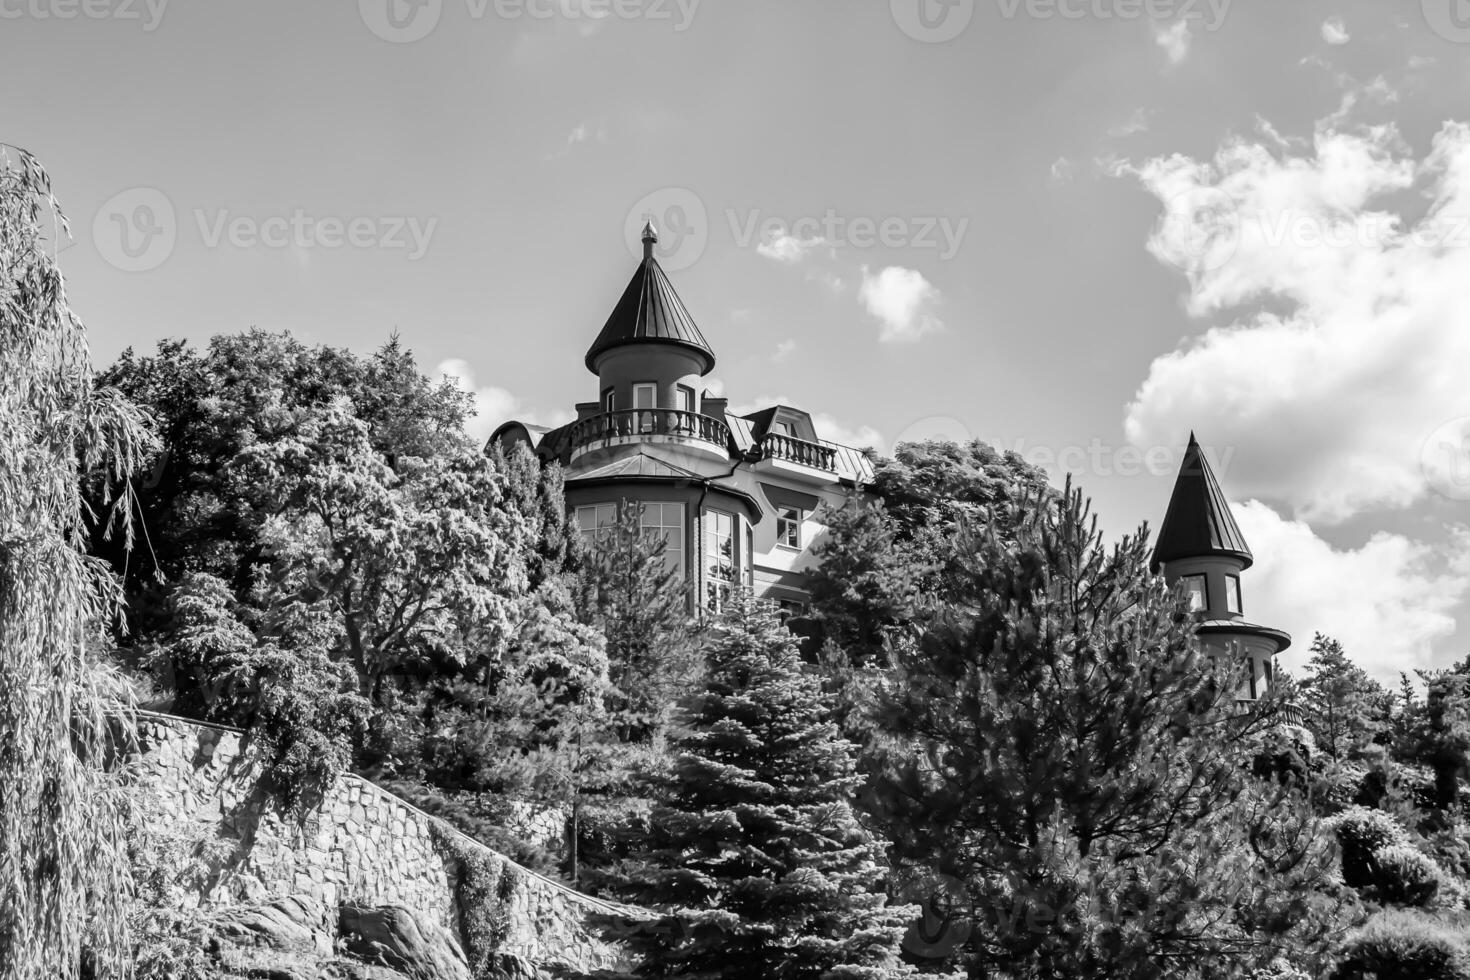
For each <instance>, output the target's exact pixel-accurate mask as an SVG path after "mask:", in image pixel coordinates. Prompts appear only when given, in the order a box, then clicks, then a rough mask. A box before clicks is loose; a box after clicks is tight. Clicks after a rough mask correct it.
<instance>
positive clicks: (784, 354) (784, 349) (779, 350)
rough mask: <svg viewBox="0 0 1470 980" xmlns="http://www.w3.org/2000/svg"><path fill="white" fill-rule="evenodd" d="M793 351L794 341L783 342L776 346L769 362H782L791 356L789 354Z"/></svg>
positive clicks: (794, 348)
mask: <svg viewBox="0 0 1470 980" xmlns="http://www.w3.org/2000/svg"><path fill="white" fill-rule="evenodd" d="M794 350H796V341H794V340H783V341H781V342H780V343H779V344H777V345H776V350H775V352H774V353H772V354H771V360H773V361H784V360H786V358H788V357H790V356H791V352H792V351H794Z"/></svg>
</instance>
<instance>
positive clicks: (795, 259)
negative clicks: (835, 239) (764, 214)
mask: <svg viewBox="0 0 1470 980" xmlns="http://www.w3.org/2000/svg"><path fill="white" fill-rule="evenodd" d="M826 244H828V242H827V239H825V238H823V237H821V236H820V235H813V236H812V237H810V238H798V237H797V236H795V235H793V234H791V233H790V232H787V231H772V232H768V233H767V234H766V235H765V237H764V238H763V239H762V240H761V242H760V244H758V245H757V246H756V247H755V250H756V252H757V253H758V254H760V255H763V256H765V257H766V258H768V259H770V260H772V261H773V262H780V263H781V264H782V265H796V264H797V263H799V262H801V261H802V260H804V259H805V258H806V257H807V256H808V255H810V254H811V253H812V251H813V250H814V249H817V248H820V247H821V246H823V245H826Z"/></svg>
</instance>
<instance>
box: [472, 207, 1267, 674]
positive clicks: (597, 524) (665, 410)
mask: <svg viewBox="0 0 1470 980" xmlns="http://www.w3.org/2000/svg"><path fill="white" fill-rule="evenodd" d="M657 242H658V233H657V232H656V231H655V229H654V228H653V226H652V225H647V226H645V227H644V229H643V261H642V262H641V263H639V265H638V268H637V270H635V271H634V273H633V278H632V279H631V280H630V281H629V282H628V286H627V288H626V289H625V290H623V295H622V297H621V298H619V300H618V302H617V304H616V305H615V306H614V307H613V310H612V314H611V315H610V316H609V317H608V318H607V322H606V323H605V324H604V325H603V327H602V330H601V331H600V332H599V333H598V334H597V337H596V339H594V340H593V341H592V346H591V347H589V348H588V350H587V356H586V359H585V363H586V366H587V370H588V371H590V372H591V373H592V374H594V375H596V377H597V399H596V400H595V401H587V402H583V403H581V404H579V405H577V407H576V408H577V417H576V419H575V420H574V421H572V422H571V423H569V424H567V425H564V426H561V427H560V428H555V429H549V428H546V427H544V426H536V425H530V424H527V423H523V422H516V421H512V422H506V423H505V424H503V425H501V426H500V427H499V428H498V429H496V431H495V433H494V434H493V435H492V436H491V437H490V443H491V445H496V444H498V445H500V446H501V447H503V448H505V449H507V450H509V449H511V448H513V447H514V446H516V445H518V444H524V445H526V446H528V447H529V448H530V449H531V450H532V451H533V452H534V453H535V454H536V455H537V456H539V457H540V458H541V459H542V460H543V461H545V462H551V461H556V462H559V463H560V464H561V465H562V467H563V470H564V476H565V484H566V498H567V506H568V508H569V509H570V510H571V511H572V513H573V514H574V515H575V517H576V520H577V523H578V525H579V527H580V528H581V530H582V533H583V534H585V535H588V536H589V537H590V536H593V535H595V534H596V533H597V531H598V529H599V528H603V527H606V526H608V525H609V524H612V523H614V522H616V521H617V520H618V517H619V512H620V508H621V507H623V506H624V505H625V504H626V505H629V506H633V507H637V508H638V509H639V513H640V518H639V520H640V522H641V524H642V526H643V527H644V528H646V529H647V530H648V531H650V532H657V533H659V534H661V535H662V537H663V540H664V542H665V558H666V561H667V563H668V565H669V567H671V568H673V569H674V570H675V571H676V572H677V573H678V574H679V575H680V576H681V577H682V578H683V579H684V580H685V581H686V582H688V583H689V584H690V585H692V587H693V588H692V589H691V595H692V596H693V598H692V600H691V601H692V603H693V604H694V605H695V606H696V607H698V608H701V609H705V610H709V611H718V610H719V609H720V608H721V606H722V605H723V604H724V602H725V601H726V600H727V599H728V597H729V595H730V593H731V590H732V589H734V588H736V587H742V586H743V587H746V588H750V589H752V590H754V592H755V593H756V594H757V595H759V596H762V597H764V598H768V599H771V600H773V601H774V602H776V603H777V604H779V605H780V606H781V607H782V608H783V609H785V610H787V611H788V612H791V613H794V614H800V612H801V611H802V610H803V609H804V608H805V606H806V603H807V601H808V598H809V593H808V590H807V578H806V573H807V571H808V570H809V569H810V568H811V566H812V564H813V561H814V559H813V556H812V549H813V547H814V546H815V545H816V544H817V543H818V542H819V541H820V540H821V539H822V536H823V534H824V533H825V529H824V527H823V526H822V524H821V523H820V521H819V514H820V512H821V509H822V505H824V504H831V505H834V506H840V505H841V504H842V503H844V502H845V501H846V500H847V498H848V497H849V496H850V495H852V494H854V493H859V494H860V493H863V492H864V487H865V486H866V485H867V484H869V483H871V481H872V477H873V469H872V464H871V463H870V461H869V460H868V458H867V456H866V455H865V454H864V453H863V452H861V451H860V450H858V449H855V448H853V447H850V446H843V445H839V444H838V443H835V442H830V441H827V440H825V439H823V438H822V437H821V433H819V432H818V431H817V430H816V427H815V425H814V424H813V421H812V417H811V415H810V414H808V413H807V412H804V411H802V410H800V409H797V408H794V407H792V406H789V405H770V406H766V407H763V408H761V409H759V410H758V411H754V412H747V413H744V414H740V415H736V414H733V413H732V412H730V410H729V403H728V400H727V399H726V398H724V397H721V396H717V395H715V394H714V393H712V392H711V391H709V390H708V389H706V388H704V386H703V384H702V379H704V378H705V377H706V376H708V375H709V373H710V372H711V371H712V370H714V366H715V353H714V350H713V349H711V347H710V345H709V342H708V341H707V340H705V337H704V334H703V333H701V332H700V330H699V327H698V325H697V324H696V323H695V321H694V317H693V316H691V315H690V313H689V310H688V308H687V307H686V306H685V305H684V302H683V300H681V299H680V298H679V294H678V293H677V292H676V291H675V290H674V286H673V283H671V282H670V281H669V277H668V275H667V274H665V272H664V270H663V269H662V268H661V267H660V266H659V263H658V259H657V257H656V256H655V255H654V246H655V245H656V244H657ZM1252 561H1253V559H1252V557H1251V553H1250V549H1249V548H1248V547H1246V543H1245V539H1244V537H1243V536H1242V535H1241V533H1240V528H1239V526H1238V525H1237V524H1236V522H1235V518H1234V516H1233V515H1232V514H1231V512H1230V506H1229V504H1228V502H1227V501H1226V499H1225V495H1224V493H1223V492H1222V491H1221V489H1220V484H1219V481H1218V480H1216V478H1215V474H1214V472H1213V471H1212V470H1211V469H1210V465H1209V462H1208V460H1206V459H1205V456H1204V453H1203V451H1202V450H1201V449H1200V446H1199V443H1198V442H1197V441H1195V439H1194V437H1193V436H1192V435H1191V437H1190V443H1189V449H1188V451H1187V452H1186V454H1185V458H1184V463H1183V466H1182V467H1181V468H1180V472H1179V477H1178V480H1177V482H1176V484H1175V487H1174V494H1173V498H1172V499H1171V500H1170V502H1169V509H1168V513H1167V515H1166V516H1165V518H1164V523H1163V526H1162V527H1161V528H1160V531H1159V536H1158V542H1157V545H1156V547H1155V549H1154V554H1153V569H1154V571H1155V572H1160V571H1162V572H1163V574H1164V576H1165V579H1166V580H1167V581H1168V582H1169V583H1170V584H1171V585H1175V584H1178V583H1183V586H1184V588H1185V589H1186V590H1187V591H1188V593H1189V595H1190V597H1191V602H1192V604H1193V607H1194V610H1195V614H1196V616H1197V617H1198V618H1199V621H1200V622H1199V636H1200V639H1201V642H1202V643H1203V644H1204V645H1205V646H1206V648H1208V649H1211V650H1215V651H1217V652H1218V653H1220V654H1222V655H1229V656H1235V657H1240V658H1242V659H1244V660H1248V661H1249V663H1250V665H1251V670H1250V678H1249V681H1248V683H1247V684H1246V685H1245V686H1244V687H1243V689H1242V690H1241V691H1240V692H1239V697H1240V699H1241V700H1255V699H1256V698H1258V697H1260V696H1262V695H1264V694H1265V692H1266V690H1267V689H1268V688H1269V686H1270V684H1271V680H1272V675H1273V671H1274V662H1275V660H1274V658H1275V656H1276V654H1278V653H1280V652H1281V651H1282V650H1284V649H1286V648H1287V647H1288V646H1289V645H1290V643H1291V638H1290V637H1288V636H1287V635H1286V634H1285V633H1283V632H1281V631H1280V630H1276V629H1272V628H1270V627H1267V626H1260V625H1257V624H1255V623H1252V622H1249V621H1248V620H1246V619H1245V615H1244V605H1243V602H1242V592H1241V585H1240V579H1241V573H1243V572H1244V571H1245V570H1246V569H1248V568H1249V567H1250V566H1251V563H1252Z"/></svg>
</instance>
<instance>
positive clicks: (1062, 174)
mask: <svg viewBox="0 0 1470 980" xmlns="http://www.w3.org/2000/svg"><path fill="white" fill-rule="evenodd" d="M1076 170H1077V165H1076V164H1074V163H1073V162H1072V161H1071V160H1068V159H1067V158H1066V157H1057V158H1056V159H1055V160H1053V161H1052V162H1051V179H1052V183H1054V184H1070V183H1071V182H1072V177H1073V175H1074V174H1075V173H1076Z"/></svg>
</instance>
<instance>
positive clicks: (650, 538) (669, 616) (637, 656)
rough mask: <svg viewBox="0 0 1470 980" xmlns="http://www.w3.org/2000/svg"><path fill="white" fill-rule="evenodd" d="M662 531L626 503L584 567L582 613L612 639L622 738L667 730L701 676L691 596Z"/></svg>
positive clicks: (616, 718)
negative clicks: (673, 711) (667, 554)
mask: <svg viewBox="0 0 1470 980" xmlns="http://www.w3.org/2000/svg"><path fill="white" fill-rule="evenodd" d="M666 548H667V543H666V541H665V540H664V538H663V537H662V535H661V534H660V533H659V532H657V531H653V530H651V529H646V528H644V527H643V526H642V515H641V507H640V505H638V504H637V503H636V502H634V501H630V500H624V501H623V502H622V506H621V510H620V516H619V518H618V521H617V523H615V524H613V525H611V526H609V527H604V528H599V529H598V530H597V531H596V538H595V543H594V544H593V545H592V547H591V548H590V549H589V552H590V553H589V554H588V556H587V558H586V562H585V565H584V568H583V573H582V581H583V584H584V591H585V592H586V593H587V603H586V605H585V607H584V612H583V616H584V618H585V619H586V621H587V622H588V623H589V625H592V626H595V627H596V628H598V629H599V630H601V631H602V633H603V635H604V636H605V637H606V638H607V660H608V679H609V681H610V687H609V689H608V705H607V707H608V712H609V716H610V718H611V720H612V721H613V723H614V724H615V725H616V726H617V729H618V732H619V735H620V737H621V738H622V740H623V741H625V742H629V743H633V744H641V743H647V742H651V741H653V740H654V739H655V738H656V737H657V736H658V735H660V734H662V732H663V731H664V729H665V727H666V726H667V723H668V720H669V714H670V711H671V709H672V708H673V706H674V705H675V704H677V703H678V702H679V701H680V700H682V699H683V698H685V697H686V696H688V695H689V694H690V693H691V691H692V687H693V684H694V683H695V678H696V675H697V673H698V656H697V653H696V651H695V649H694V635H693V634H694V630H693V629H692V626H691V622H690V616H689V593H688V590H687V589H686V588H685V586H684V584H683V582H682V579H681V577H680V575H679V573H678V570H677V569H675V568H673V567H671V566H670V565H669V564H668V563H667V560H666V557H665V551H666Z"/></svg>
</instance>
